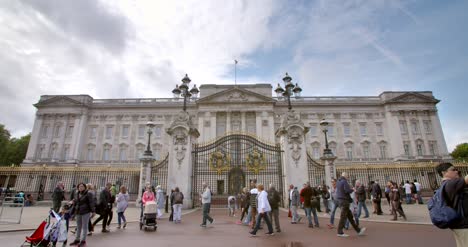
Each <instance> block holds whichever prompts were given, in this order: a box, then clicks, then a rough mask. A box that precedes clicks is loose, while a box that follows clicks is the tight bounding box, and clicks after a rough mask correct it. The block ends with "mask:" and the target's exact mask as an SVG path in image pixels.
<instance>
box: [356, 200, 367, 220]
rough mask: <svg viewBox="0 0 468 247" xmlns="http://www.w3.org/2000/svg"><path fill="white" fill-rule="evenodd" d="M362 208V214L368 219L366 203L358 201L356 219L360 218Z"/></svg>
mask: <svg viewBox="0 0 468 247" xmlns="http://www.w3.org/2000/svg"><path fill="white" fill-rule="evenodd" d="M362 208H364V213H365V214H366V215H365V216H366V218H367V217H369V210H367V205H366V201H362V202H361V201H359V202H358V213H357V217H358V218H359V217H361V210H362Z"/></svg>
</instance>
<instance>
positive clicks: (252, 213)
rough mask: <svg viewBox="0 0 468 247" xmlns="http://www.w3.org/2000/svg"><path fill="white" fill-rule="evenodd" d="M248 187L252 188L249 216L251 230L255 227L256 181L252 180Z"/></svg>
mask: <svg viewBox="0 0 468 247" xmlns="http://www.w3.org/2000/svg"><path fill="white" fill-rule="evenodd" d="M250 187H251V188H252V189H251V190H250V216H251V218H250V219H251V221H250V223H251V224H252V229H254V227H255V222H256V220H255V218H256V217H257V195H258V189H257V180H256V179H252V181H251V182H250Z"/></svg>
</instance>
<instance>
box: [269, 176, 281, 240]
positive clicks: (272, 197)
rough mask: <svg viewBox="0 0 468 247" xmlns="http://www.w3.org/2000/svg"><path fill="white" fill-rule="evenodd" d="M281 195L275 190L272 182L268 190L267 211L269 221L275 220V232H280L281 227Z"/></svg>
mask: <svg viewBox="0 0 468 247" xmlns="http://www.w3.org/2000/svg"><path fill="white" fill-rule="evenodd" d="M280 201H281V197H280V194H279V192H278V191H277V190H276V188H275V186H274V185H273V184H270V189H269V190H268V203H270V206H271V211H270V213H269V216H270V219H271V223H273V222H275V228H276V232H281V227H280V223H279V203H280Z"/></svg>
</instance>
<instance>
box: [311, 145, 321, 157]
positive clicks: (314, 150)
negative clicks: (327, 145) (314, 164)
mask: <svg viewBox="0 0 468 247" xmlns="http://www.w3.org/2000/svg"><path fill="white" fill-rule="evenodd" d="M312 156H313V157H314V159H319V158H320V148H319V147H313V148H312Z"/></svg>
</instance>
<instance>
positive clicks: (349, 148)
mask: <svg viewBox="0 0 468 247" xmlns="http://www.w3.org/2000/svg"><path fill="white" fill-rule="evenodd" d="M353 146H354V144H353V142H351V141H349V142H346V143H345V155H346V159H348V160H352V159H353V153H354V150H353Z"/></svg>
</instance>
